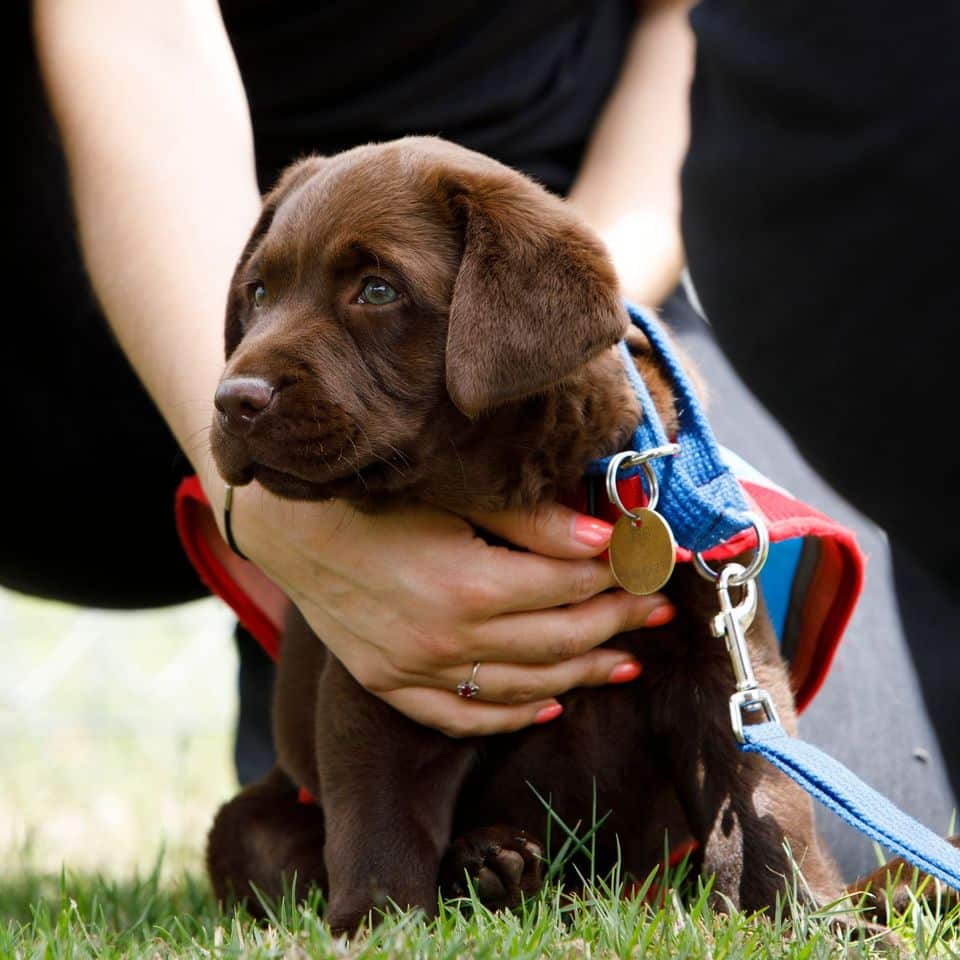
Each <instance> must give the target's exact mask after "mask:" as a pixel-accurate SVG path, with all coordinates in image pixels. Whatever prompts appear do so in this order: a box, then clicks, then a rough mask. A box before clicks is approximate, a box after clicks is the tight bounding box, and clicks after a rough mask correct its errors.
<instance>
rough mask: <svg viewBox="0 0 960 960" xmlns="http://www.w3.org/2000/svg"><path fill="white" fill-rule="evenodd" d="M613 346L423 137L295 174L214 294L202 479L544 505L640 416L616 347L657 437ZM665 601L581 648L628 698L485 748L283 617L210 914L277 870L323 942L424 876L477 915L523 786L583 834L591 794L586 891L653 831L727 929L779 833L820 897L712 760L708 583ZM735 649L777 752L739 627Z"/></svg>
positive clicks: (715, 683)
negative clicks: (211, 460)
mask: <svg viewBox="0 0 960 960" xmlns="http://www.w3.org/2000/svg"><path fill="white" fill-rule="evenodd" d="M629 326H630V325H629V323H628V317H627V314H626V311H625V309H624V307H623V304H622V301H621V298H620V294H619V291H618V285H617V278H616V275H615V273H614V270H613V267H612V266H611V264H610V262H609V260H608V258H607V255H606V253H605V252H604V249H603V247H602V245H601V243H600V242H599V241H598V240H597V238H596V237H595V236H593V235H592V234H591V232H590V231H589V230H588V229H586V228H585V227H584V225H583V224H582V223H580V222H579V221H578V219H577V218H576V216H575V215H574V214H573V213H572V212H571V211H570V209H569V208H568V207H567V206H565V205H564V203H563V202H562V201H561V200H559V199H557V198H555V197H553V196H551V195H549V194H548V193H547V192H546V191H544V190H543V189H541V188H540V187H539V186H537V185H536V184H534V183H533V182H531V181H530V180H529V179H527V178H526V177H524V176H521V175H520V174H518V173H516V172H514V171H512V170H510V169H508V168H506V167H504V166H502V165H501V164H499V163H496V162H495V161H493V160H490V159H488V158H486V157H483V156H481V155H479V154H476V153H473V152H471V151H468V150H464V149H461V148H459V147H456V146H454V145H452V144H449V143H446V142H444V141H441V140H437V139H432V138H411V139H405V140H400V141H397V142H393V143H388V144H383V145H372V146H364V147H358V148H356V149H354V150H350V151H348V152H346V153H343V154H340V155H337V156H334V157H310V158H307V159H304V160H301V161H300V162H298V163H296V164H295V165H294V166H292V167H291V168H289V169H288V170H287V171H286V173H285V174H284V175H283V177H282V178H281V180H280V182H279V183H278V184H277V186H276V188H275V189H274V190H273V191H272V192H271V193H270V194H269V195H268V196H267V197H266V198H265V203H264V207H263V213H262V216H261V217H260V220H259V222H258V223H257V225H256V227H255V229H254V231H253V235H252V236H251V238H250V241H249V243H248V244H247V246H246V248H245V249H244V251H243V254H242V256H241V258H240V262H239V264H238V266H237V269H236V274H235V276H234V279H233V282H232V285H231V289H230V295H229V303H228V308H227V321H226V351H227V359H228V363H227V367H226V371H225V373H224V375H223V379H222V381H221V384H220V387H219V389H218V391H217V407H218V410H219V413H218V415H217V417H216V420H215V422H214V425H213V441H212V442H213V451H214V454H215V457H216V461H217V464H218V466H219V469H220V471H221V473H222V475H223V477H224V479H225V480H227V481H228V482H229V483H232V484H245V483H249V482H250V481H251V480H257V481H258V482H259V483H261V484H263V485H264V486H265V487H267V488H268V489H269V490H271V491H273V492H274V493H276V494H278V495H279V496H282V497H289V498H295V499H310V500H323V499H326V498H330V497H342V498H346V499H348V500H350V501H353V502H354V503H355V504H356V505H357V506H358V508H360V509H377V510H382V509H389V508H390V505H391V504H397V503H399V502H401V501H409V500H417V501H422V502H424V503H428V504H432V505H434V506H437V507H441V508H445V509H448V510H451V511H455V512H461V513H462V512H466V511H468V510H499V509H503V508H506V507H513V506H525V507H533V506H534V505H536V504H537V503H539V502H541V501H545V500H554V499H560V498H563V497H565V496H567V495H569V494H571V492H572V491H574V490H575V489H576V488H577V486H578V484H579V483H580V481H581V477H582V474H583V470H584V466H585V465H586V464H587V463H588V462H589V461H590V460H591V459H593V458H595V457H600V456H604V455H608V454H611V453H614V452H617V451H619V450H622V449H624V448H625V447H626V446H627V445H628V444H629V440H630V437H631V435H632V433H633V430H634V428H635V426H636V424H637V423H638V421H639V418H640V417H641V416H643V415H644V412H643V411H641V410H640V409H639V405H638V402H637V399H636V397H635V395H634V392H633V390H632V389H631V387H630V385H629V383H628V380H627V377H626V373H625V371H624V369H623V366H622V361H621V359H620V357H619V355H618V352H617V350H616V349H615V347H614V345H615V344H616V343H617V342H618V341H619V340H620V339H621V338H623V337H624V336H625V335H626V336H627V337H628V342H629V345H630V348H631V351H632V353H633V357H634V359H635V362H636V365H637V368H638V370H639V371H640V373H641V375H642V376H643V377H644V378H645V380H646V382H647V384H648V385H649V388H650V391H651V394H652V396H653V398H654V402H655V404H656V406H657V409H658V412H659V414H660V417H661V418H662V419H663V421H664V423H665V424H666V426H667V429H668V431H669V430H670V428H671V425H672V424H673V423H674V422H675V411H674V409H673V401H672V397H671V390H670V385H669V383H668V382H667V380H666V379H665V377H664V375H663V374H662V373H661V371H660V369H659V368H658V365H657V361H656V358H655V357H654V356H652V354H651V351H650V347H649V344H648V343H647V341H646V339H645V337H644V336H643V335H642V334H641V333H640V332H638V331H637V330H636V329H633V328H631V329H628V327H629ZM665 593H666V594H667V595H668V596H669V597H670V598H671V599H672V600H673V602H674V603H675V605H676V607H677V610H678V615H677V617H676V619H675V620H674V621H673V622H671V623H669V624H668V625H666V626H663V627H661V628H658V629H655V630H644V631H642V632H633V633H628V634H623V635H620V636H618V637H616V638H615V639H614V640H612V641H611V643H612V644H614V645H615V646H617V647H620V648H623V649H628V650H630V651H632V652H633V653H634V654H635V655H636V656H637V657H638V658H639V660H640V661H641V662H642V663H643V665H644V673H643V675H642V677H641V678H640V679H639V680H638V681H636V682H634V683H632V684H631V685H629V687H606V688H602V689H581V690H575V691H572V692H571V693H569V694H566V695H565V696H564V697H563V703H564V706H565V712H564V714H563V716H562V718H560V719H559V720H557V721H555V722H553V723H550V724H548V725H546V726H537V727H531V728H529V729H526V730H522V731H520V732H518V733H514V734H509V735H501V736H496V737H489V738H485V739H451V738H449V737H446V736H444V735H442V734H440V733H438V732H436V731H435V730H431V729H427V728H425V727H422V726H419V725H417V724H415V723H413V722H411V721H410V720H408V719H407V718H406V717H404V716H402V715H400V714H399V713H396V712H395V711H394V710H392V709H391V708H390V707H389V706H387V705H386V704H384V703H383V702H382V701H380V700H379V699H377V698H376V697H375V696H373V695H371V694H369V693H367V692H366V691H365V690H364V689H363V688H361V687H360V686H359V685H358V684H357V682H356V681H355V680H354V679H353V678H352V677H351V676H350V674H348V673H347V671H346V670H345V669H344V668H343V666H342V665H341V664H340V662H339V661H338V660H337V659H336V658H335V657H334V656H333V655H332V654H331V653H329V652H328V651H327V650H325V648H324V646H323V644H322V642H321V641H322V638H319V639H318V638H317V637H316V636H315V635H314V634H313V633H312V632H311V630H310V629H309V627H308V626H307V625H306V623H305V621H304V620H303V619H302V618H301V617H300V616H299V615H298V614H297V612H296V611H295V610H294V611H292V612H291V616H290V619H289V622H288V624H287V628H286V633H285V637H284V643H283V651H282V656H281V660H280V664H279V672H278V676H277V684H276V696H275V705H274V733H275V740H276V744H277V750H278V754H279V763H278V766H277V767H276V769H274V771H273V772H271V773H270V774H269V775H268V776H267V777H266V778H265V779H264V780H262V781H261V782H259V783H257V784H254V785H253V786H250V787H248V788H247V789H245V790H244V791H243V792H241V793H240V794H239V795H238V796H237V797H236V798H235V799H233V800H232V801H230V802H229V803H227V804H226V805H225V806H224V807H223V808H222V809H221V810H220V812H219V814H218V815H217V818H216V821H215V823H214V825H213V828H212V831H211V834H210V840H209V851H208V863H209V869H210V874H211V877H212V880H213V885H214V888H215V890H216V892H217V894H218V895H220V896H226V895H228V894H233V895H237V896H241V897H247V899H248V901H249V902H250V904H251V905H252V906H253V908H254V909H256V905H257V901H256V898H255V897H253V896H251V892H252V886H251V885H255V886H256V887H257V888H259V890H261V891H265V892H266V893H268V894H272V895H277V894H279V893H280V892H281V890H282V880H283V878H284V877H285V876H286V877H288V878H289V877H292V876H293V874H294V873H296V874H297V876H298V884H299V885H300V887H301V889H302V888H303V887H305V886H306V885H307V884H318V885H320V886H321V887H322V888H323V889H324V891H326V894H327V896H328V898H329V914H328V919H329V922H330V924H331V926H332V927H333V928H335V929H342V930H350V929H353V928H354V927H355V926H356V925H357V924H358V923H359V922H360V920H361V919H362V918H363V917H364V916H365V915H366V914H367V912H368V911H369V910H370V908H371V907H372V906H375V905H381V904H384V903H386V902H387V900H388V899H389V900H391V901H393V902H394V903H396V904H399V905H400V906H417V907H422V908H423V909H424V910H426V911H427V912H431V911H432V910H433V909H434V908H435V904H436V898H437V886H438V882H439V883H440V884H441V886H442V887H443V888H444V889H445V890H446V891H447V892H452V893H456V892H459V891H462V890H463V887H464V873H465V872H466V873H468V874H470V875H471V876H472V877H473V878H474V880H475V882H476V884H477V887H478V890H479V893H480V896H481V897H482V898H483V899H484V900H485V901H486V902H487V903H488V904H490V905H491V906H500V905H510V904H514V903H516V902H517V901H518V900H519V898H520V897H521V896H522V895H523V894H526V893H530V892H532V891H534V890H536V889H537V888H538V886H539V885H540V882H541V852H542V847H541V838H542V837H543V836H544V829H545V825H546V820H547V814H546V811H545V809H544V806H543V804H542V803H541V801H540V800H539V799H538V798H537V796H536V795H535V794H534V792H533V791H532V790H531V789H529V787H528V784H530V785H532V786H533V787H535V788H536V790H537V791H538V792H539V793H540V795H541V796H544V797H550V798H551V801H552V806H553V809H554V811H555V812H556V814H557V815H558V816H559V817H561V818H562V819H563V820H564V821H565V822H566V823H568V824H574V823H577V822H584V821H585V822H588V823H589V821H590V815H591V809H592V804H593V791H594V784H596V791H597V795H598V800H599V806H600V809H601V810H607V809H609V810H610V816H609V819H608V820H607V822H606V824H605V825H604V827H603V829H602V830H601V831H600V833H599V836H598V838H597V863H596V866H597V868H598V869H601V870H602V869H606V868H608V867H610V866H611V865H612V864H613V862H614V860H615V858H616V857H617V855H618V851H619V854H620V856H621V858H622V864H623V867H624V868H625V870H627V871H631V872H633V873H634V874H636V875H639V876H644V875H645V874H646V873H647V872H648V871H649V870H650V869H651V867H652V866H654V865H655V864H656V863H658V862H659V861H660V860H661V859H662V856H663V849H664V831H665V830H667V831H669V835H670V836H671V837H672V838H675V839H684V838H688V837H689V838H692V839H693V840H694V841H696V843H697V845H698V846H697V850H696V853H695V854H694V861H695V863H696V866H697V867H698V868H699V869H700V870H702V871H704V872H705V873H707V874H712V875H714V876H715V884H714V895H715V897H717V898H725V899H726V900H728V901H729V902H730V903H731V904H733V905H734V906H735V907H741V908H743V909H748V910H754V909H758V908H761V907H765V906H770V905H771V904H773V902H774V900H775V898H776V895H777V893H778V892H782V891H783V889H784V878H785V877H789V875H790V864H789V862H788V858H787V855H786V854H785V852H784V842H785V841H788V842H789V846H790V849H791V850H792V853H793V856H794V857H795V858H796V860H797V861H798V862H799V863H801V864H802V865H803V870H804V874H805V876H806V879H807V881H808V884H809V886H810V889H811V890H812V891H813V893H814V895H815V896H816V897H817V898H818V899H821V900H823V901H826V900H829V899H831V898H833V897H834V896H836V895H838V894H839V893H840V891H841V883H840V880H839V877H838V874H837V871H836V869H835V867H834V865H833V863H832V861H831V859H830V858H829V856H828V855H827V854H826V853H825V852H824V850H823V849H822V848H821V846H820V845H819V843H818V840H817V836H816V832H815V829H814V823H813V812H812V809H811V802H810V800H809V799H808V797H807V796H806V794H805V793H804V792H803V791H802V790H800V788H799V787H797V786H796V785H794V783H793V782H792V781H790V780H789V779H787V778H786V777H784V776H783V775H782V774H780V773H779V772H777V771H776V770H775V769H774V768H773V767H771V766H770V765H768V764H766V763H765V762H764V761H763V760H761V759H759V758H757V757H756V756H751V755H744V754H742V753H740V751H739V750H738V749H737V746H736V744H735V742H734V738H733V736H732V734H731V731H730V725H729V719H728V709H727V700H728V697H729V695H730V693H731V691H732V690H733V687H734V680H733V676H732V673H731V669H730V666H729V662H728V659H727V654H726V652H725V649H724V642H723V640H719V639H716V638H715V637H713V636H712V635H711V632H710V630H709V626H708V624H709V620H710V618H711V616H712V615H713V614H714V613H715V611H716V598H715V593H714V589H713V586H712V585H711V584H710V583H708V582H706V581H705V580H703V579H701V578H700V577H699V576H698V575H697V574H696V573H695V572H694V570H693V569H692V568H691V566H690V565H689V564H683V565H681V566H680V567H678V568H677V570H676V572H675V573H674V575H673V578H672V579H671V581H670V583H669V584H668V586H667V587H666V589H665ZM748 640H749V644H750V648H751V652H752V655H753V660H754V664H755V669H756V673H757V676H758V679H759V681H760V683H761V684H762V685H763V686H764V687H765V688H766V690H767V691H769V692H770V693H771V694H772V696H773V698H774V700H775V703H776V706H777V709H778V710H779V712H780V717H781V720H782V722H783V724H784V725H785V727H786V728H787V729H788V730H790V731H793V729H794V727H795V716H794V708H793V703H792V697H791V692H790V685H789V682H788V678H787V673H786V669H785V667H784V664H783V663H782V661H781V659H780V656H779V654H778V651H777V645H776V641H775V637H774V634H773V631H772V628H771V626H770V623H769V620H768V618H767V617H766V615H765V614H764V613H763V612H762V611H761V613H760V615H758V616H757V618H756V620H755V622H754V623H753V626H752V627H751V629H750V631H749V633H748ZM300 787H302V788H305V789H306V790H308V791H309V792H310V793H311V794H312V796H313V797H314V798H315V801H316V802H315V803H314V804H307V805H305V804H303V803H299V802H298V788H300ZM618 843H619V846H618ZM718 902H720V901H719V900H718Z"/></svg>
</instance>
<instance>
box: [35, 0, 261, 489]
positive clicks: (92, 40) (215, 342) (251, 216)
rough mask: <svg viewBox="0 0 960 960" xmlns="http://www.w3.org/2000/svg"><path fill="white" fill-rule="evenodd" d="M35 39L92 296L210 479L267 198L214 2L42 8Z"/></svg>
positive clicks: (61, 2)
mask: <svg viewBox="0 0 960 960" xmlns="http://www.w3.org/2000/svg"><path fill="white" fill-rule="evenodd" d="M34 32H35V35H36V42H37V49H38V56H39V59H40V64H41V70H42V72H43V76H44V82H45V84H46V87H47V91H48V96H49V99H50V102H51V107H52V110H53V113H54V116H55V119H56V120H57V124H58V128H59V130H60V134H61V138H62V141H63V147H64V151H65V153H66V158H67V164H68V168H69V174H70V182H71V188H72V193H73V198H74V210H75V214H76V218H77V226H78V230H79V235H80V242H81V247H82V250H83V255H84V259H85V262H86V265H87V269H88V271H89V273H90V277H91V280H92V282H93V286H94V289H95V291H96V293H97V296H98V298H99V300H100V303H101V305H102V307H103V310H104V312H105V314H106V316H107V318H108V320H109V322H110V325H111V326H112V328H113V330H114V332H115V334H116V336H117V338H118V340H119V342H120V345H121V347H122V348H123V351H124V353H125V354H126V356H127V357H128V358H129V360H130V361H131V363H132V364H133V366H134V368H135V369H136V371H137V373H138V374H139V376H140V378H141V380H142V381H143V383H144V384H145V386H146V388H147V389H148V391H149V392H150V394H151V396H152V397H153V399H154V401H155V402H156V404H157V406H158V407H159V408H160V411H161V413H162V414H163V416H164V417H165V419H166V420H167V422H168V423H169V424H170V426H171V428H172V429H173V432H174V433H175V435H176V437H177V439H178V440H179V442H180V444H181V446H182V447H183V449H184V451H185V452H186V453H187V454H188V456H189V457H190V458H191V460H192V461H193V464H194V466H195V467H196V468H197V469H198V471H201V472H207V471H208V470H209V465H208V462H207V457H206V450H207V444H206V438H207V428H208V427H209V424H210V419H211V413H212V397H213V393H214V388H215V386H216V382H217V379H218V377H219V374H220V371H221V369H222V366H223V321H222V318H223V313H224V305H225V300H226V292H227V287H228V283H229V279H230V275H231V272H232V269H233V264H234V262H235V260H236V258H237V256H238V254H239V251H240V249H241V248H242V246H243V243H244V242H245V240H246V237H247V235H248V233H249V230H250V228H251V225H252V224H253V222H254V220H255V219H256V216H257V213H258V211H259V205H260V204H259V192H258V189H257V183H256V175H255V169H254V161H253V138H252V132H251V126H250V118H249V111H248V108H247V103H246V98H245V95H244V91H243V85H242V83H241V80H240V75H239V72H238V70H237V66H236V62H235V60H234V57H233V52H232V50H231V48H230V45H229V42H228V39H227V36H226V33H225V31H224V28H223V24H222V21H221V19H220V13H219V9H218V7H217V5H216V3H215V2H213V0H202V2H201V0H149V2H148V0H140V2H137V3H130V2H129V0H99V2H94V0H35V3H34ZM104 415H109V412H108V411H105V412H104Z"/></svg>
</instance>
